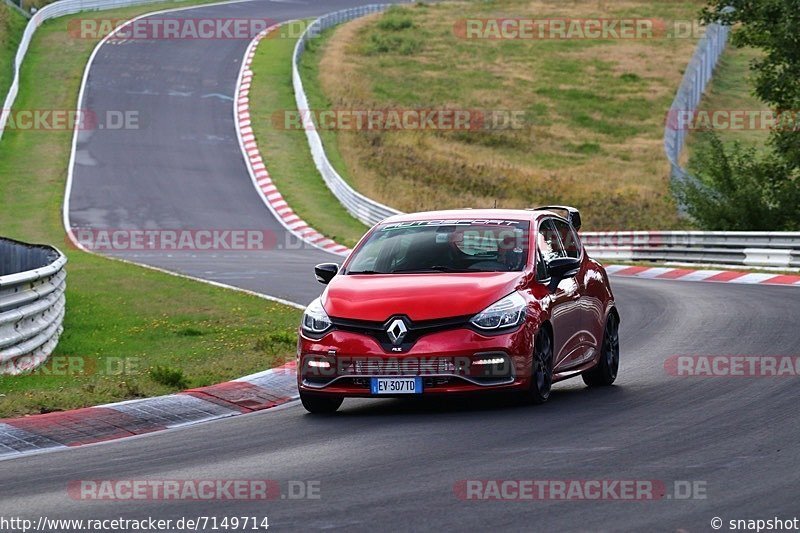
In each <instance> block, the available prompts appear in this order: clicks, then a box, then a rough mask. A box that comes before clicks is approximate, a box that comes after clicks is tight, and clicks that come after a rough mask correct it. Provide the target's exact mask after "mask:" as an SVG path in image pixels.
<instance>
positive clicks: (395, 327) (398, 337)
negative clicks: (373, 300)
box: [386, 318, 408, 346]
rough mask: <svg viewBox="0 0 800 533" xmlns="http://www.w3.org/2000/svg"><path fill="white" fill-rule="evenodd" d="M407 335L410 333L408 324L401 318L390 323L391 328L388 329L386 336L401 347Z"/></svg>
mask: <svg viewBox="0 0 800 533" xmlns="http://www.w3.org/2000/svg"><path fill="white" fill-rule="evenodd" d="M406 333H408V328H407V327H406V323H405V322H403V320H402V319H400V318H395V319H394V320H392V321H391V322H390V323H389V327H387V328H386V334H387V335H388V336H389V340H390V341H392V344H394V345H395V346H399V345H400V344H402V343H403V339H404V338H405V336H406Z"/></svg>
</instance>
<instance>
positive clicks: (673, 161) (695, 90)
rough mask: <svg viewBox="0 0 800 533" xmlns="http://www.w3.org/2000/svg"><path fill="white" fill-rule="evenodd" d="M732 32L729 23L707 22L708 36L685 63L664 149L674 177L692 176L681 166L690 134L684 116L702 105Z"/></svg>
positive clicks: (677, 178) (706, 35)
mask: <svg viewBox="0 0 800 533" xmlns="http://www.w3.org/2000/svg"><path fill="white" fill-rule="evenodd" d="M729 33H730V27H728V26H722V25H720V24H709V25H708V27H707V28H706V33H705V35H704V36H703V37H702V38H701V39H700V42H698V43H697V48H696V49H695V51H694V55H693V56H692V59H691V60H690V61H689V64H688V65H687V66H686V71H685V72H684V73H683V80H682V81H681V85H680V87H678V92H677V93H676V94H675V99H674V100H673V102H672V106H671V107H670V108H669V112H668V113H667V120H666V126H665V128H664V152H665V153H666V154H667V159H668V160H669V165H670V172H671V174H670V175H671V177H672V179H673V180H677V181H683V180H686V179H689V174H688V173H687V172H686V170H685V169H684V168H683V167H681V165H680V160H681V152H683V145H684V142H685V141H686V134H687V133H688V127H687V124H685V123H684V119H683V118H682V117H684V116H687V115H689V114H692V113H693V112H694V111H696V110H697V106H698V105H700V100H701V99H702V98H703V92H704V91H705V90H706V87H707V86H708V82H710V81H711V78H712V76H713V75H714V68H715V67H716V66H717V63H718V62H719V58H720V56H721V55H722V52H723V51H724V50H725V46H726V45H727V44H728V34H729Z"/></svg>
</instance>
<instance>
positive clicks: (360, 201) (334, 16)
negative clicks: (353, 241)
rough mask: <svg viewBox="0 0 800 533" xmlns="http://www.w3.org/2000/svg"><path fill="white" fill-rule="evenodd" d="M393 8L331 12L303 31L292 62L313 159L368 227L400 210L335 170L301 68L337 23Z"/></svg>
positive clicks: (343, 201) (335, 191)
mask: <svg viewBox="0 0 800 533" xmlns="http://www.w3.org/2000/svg"><path fill="white" fill-rule="evenodd" d="M389 6H390V4H371V5H368V6H362V7H356V8H352V9H345V10H342V11H336V12H335V13H330V14H328V15H325V16H323V17H320V18H318V19H317V20H315V21H314V22H313V23H312V24H311V25H310V26H309V27H308V28H306V31H305V32H303V35H302V36H301V37H300V39H299V40H298V41H297V45H296V46H295V49H294V57H293V59H292V83H293V84H294V96H295V100H296V101H297V110H298V111H299V112H300V115H301V117H302V120H303V128H304V129H305V131H306V137H307V138H308V144H309V147H310V148H311V156H312V157H313V158H314V164H315V165H316V167H317V170H318V171H319V173H320V175H321V176H322V179H323V180H324V181H325V184H326V185H327V186H328V188H329V189H330V190H331V192H332V193H333V194H334V196H336V198H337V199H338V200H339V202H341V204H342V205H343V206H344V208H345V209H347V211H348V212H349V213H350V214H351V215H353V216H354V217H355V218H356V219H358V220H360V221H361V222H363V223H364V224H366V225H368V226H372V225H374V224H377V223H378V222H380V221H381V220H383V219H384V218H386V217H389V216H392V215H396V214H398V213H399V212H400V211H398V210H396V209H393V208H391V207H389V206H386V205H383V204H382V203H380V202H376V201H375V200H372V199H370V198H367V197H366V196H364V195H363V194H361V193H359V192H358V191H356V190H355V189H353V187H351V186H350V185H349V184H348V183H347V182H346V181H344V179H343V178H342V177H341V176H340V175H339V173H338V172H336V169H335V168H333V165H332V164H331V162H330V161H329V160H328V156H327V154H325V148H324V147H323V146H322V139H321V138H320V136H319V133H317V130H316V127H315V126H314V121H313V118H312V116H311V115H313V113H309V112H308V111H309V105H308V98H306V93H305V90H304V89H303V81H302V80H301V79H300V70H299V66H300V57H301V56H302V55H303V52H304V51H305V48H306V42H308V40H309V39H313V38H315V37H317V36H319V34H320V33H321V32H322V31H324V30H326V29H328V28H330V27H333V26H336V25H337V24H341V23H343V22H347V21H350V20H353V19H357V18H359V17H363V16H365V15H369V14H372V13H378V12H381V11H384V10H385V9H387V8H388V7H389Z"/></svg>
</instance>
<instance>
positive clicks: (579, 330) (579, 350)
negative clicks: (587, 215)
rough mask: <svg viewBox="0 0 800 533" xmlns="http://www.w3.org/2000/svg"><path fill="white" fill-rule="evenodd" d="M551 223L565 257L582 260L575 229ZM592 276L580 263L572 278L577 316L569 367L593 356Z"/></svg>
mask: <svg viewBox="0 0 800 533" xmlns="http://www.w3.org/2000/svg"><path fill="white" fill-rule="evenodd" d="M552 222H553V226H554V227H555V229H556V232H557V233H558V237H559V239H561V244H562V246H563V247H564V251H565V253H566V255H567V257H572V258H575V259H583V247H582V246H581V242H580V239H579V238H578V235H577V233H576V232H575V228H573V227H572V226H571V225H570V224H569V223H567V222H566V221H564V220H561V219H557V218H554V219H552ZM592 275H593V272H590V271H589V270H588V269H587V268H586V265H585V264H584V263H583V262H582V263H581V268H580V270H579V271H578V274H577V275H576V276H575V277H574V278H572V280H573V281H574V284H575V290H576V291H577V293H578V300H577V302H576V306H575V313H576V315H577V320H576V321H575V323H576V326H575V327H576V329H575V334H576V337H575V339H574V347H575V350H574V351H573V352H572V354H571V356H570V359H569V361H568V363H569V366H578V365H581V364H583V363H585V362H588V361H589V360H591V359H592V357H594V354H595V351H594V349H595V342H594V335H593V334H592V332H591V329H592V328H591V327H590V326H591V324H594V323H596V322H597V319H596V316H595V314H596V307H597V306H596V302H593V301H592V299H591V298H590V297H589V294H588V291H587V284H588V281H589V279H588V278H590V277H591V276H592Z"/></svg>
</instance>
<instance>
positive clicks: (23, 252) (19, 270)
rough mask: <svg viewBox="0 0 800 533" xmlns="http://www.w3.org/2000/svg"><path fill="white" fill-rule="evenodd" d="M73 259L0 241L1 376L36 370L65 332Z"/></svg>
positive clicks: (41, 248) (48, 249) (52, 250)
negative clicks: (69, 261) (69, 270)
mask: <svg viewBox="0 0 800 533" xmlns="http://www.w3.org/2000/svg"><path fill="white" fill-rule="evenodd" d="M66 263H67V258H66V256H65V255H64V254H62V253H61V252H60V251H58V250H57V249H55V248H53V247H51V246H42V245H32V244H25V243H22V242H18V241H13V240H10V239H4V238H0V374H19V373H21V372H24V371H26V370H31V369H33V368H35V367H37V366H39V365H40V364H42V363H43V362H44V361H46V360H47V358H48V357H50V354H51V353H52V352H53V349H54V348H55V347H56V344H57V343H58V338H59V336H60V335H61V332H62V331H63V326H62V322H63V321H64V311H65V297H64V289H65V288H66V277H67V273H66V271H65V270H64V265H65V264H66Z"/></svg>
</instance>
